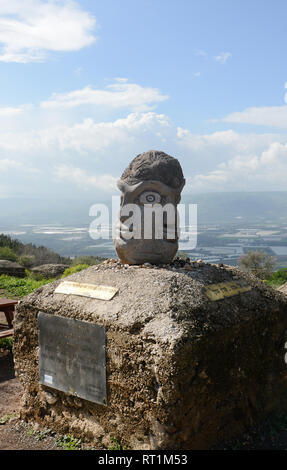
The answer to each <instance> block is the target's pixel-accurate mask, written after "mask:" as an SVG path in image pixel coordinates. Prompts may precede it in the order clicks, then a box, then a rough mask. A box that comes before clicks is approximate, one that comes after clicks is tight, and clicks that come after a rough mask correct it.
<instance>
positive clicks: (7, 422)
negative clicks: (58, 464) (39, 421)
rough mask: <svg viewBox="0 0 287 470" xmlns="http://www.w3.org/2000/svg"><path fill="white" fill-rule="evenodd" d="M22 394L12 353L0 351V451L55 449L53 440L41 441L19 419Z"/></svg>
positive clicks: (38, 435)
mask: <svg viewBox="0 0 287 470" xmlns="http://www.w3.org/2000/svg"><path fill="white" fill-rule="evenodd" d="M22 393H23V391H22V387H21V384H20V382H19V380H18V379H17V378H16V377H15V373H14V364H13V356H12V353H11V352H9V351H3V350H0V450H50V449H56V448H57V446H56V441H55V438H53V437H52V436H47V437H45V439H42V436H43V435H42V434H40V433H39V432H38V433H37V431H35V430H34V429H33V428H32V427H31V426H29V425H27V424H26V423H24V422H23V421H21V420H20V419H19V411H20V401H21V397H22ZM1 423H2V424H1ZM40 439H41V440H40Z"/></svg>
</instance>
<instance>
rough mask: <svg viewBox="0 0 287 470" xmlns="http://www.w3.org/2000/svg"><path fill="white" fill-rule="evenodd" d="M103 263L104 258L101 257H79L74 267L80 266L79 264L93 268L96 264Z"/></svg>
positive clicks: (75, 260) (73, 263)
mask: <svg viewBox="0 0 287 470" xmlns="http://www.w3.org/2000/svg"><path fill="white" fill-rule="evenodd" d="M102 261H104V258H101V257H100V256H77V258H75V259H73V261H72V266H78V265H79V264H88V265H89V266H93V265H94V264H99V263H102Z"/></svg>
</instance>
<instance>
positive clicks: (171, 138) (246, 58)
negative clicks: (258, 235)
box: [0, 0, 287, 198]
mask: <svg viewBox="0 0 287 470" xmlns="http://www.w3.org/2000/svg"><path fill="white" fill-rule="evenodd" d="M286 15H287V3H286V0H274V1H273V2H271V1H268V2H266V1H264V2H263V1H262V0H252V1H250V0H232V1H230V0H216V1H214V0H201V1H198V0H177V1H175V0H156V1H155V0H120V1H119V0H78V1H72V0H25V1H23V0H9V1H7V0H0V175H1V179H0V197H12V196H29V197H30V196H32V197H34V196H39V197H47V196H49V195H53V196H59V197H63V196H65V197H72V196H73V197H79V198H81V197H83V198H84V197H87V196H88V197H89V196H90V195H93V197H94V198H95V197H100V196H101V197H102V196H104V197H107V196H108V195H109V194H112V193H115V192H116V191H115V181H116V179H117V178H118V177H119V176H120V174H121V173H122V171H123V170H124V168H125V167H126V166H127V164H128V163H129V162H130V160H131V159H132V158H133V157H135V156H136V155H137V154H139V153H141V152H144V151H146V150H149V149H158V150H163V151H165V152H167V153H169V154H171V155H173V156H175V157H177V158H178V159H179V160H180V162H181V164H182V167H183V170H184V173H185V176H186V180H187V184H186V188H185V193H186V194H187V193H190V192H207V191H208V192H209V191H241V190H244V191H245V190H248V191H252V190H287V184H286V181H287V69H286V44H287V28H286Z"/></svg>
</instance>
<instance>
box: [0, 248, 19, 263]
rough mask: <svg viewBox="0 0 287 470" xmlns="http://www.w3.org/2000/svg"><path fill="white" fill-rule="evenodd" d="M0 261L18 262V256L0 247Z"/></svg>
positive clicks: (10, 250) (9, 249)
mask: <svg viewBox="0 0 287 470" xmlns="http://www.w3.org/2000/svg"><path fill="white" fill-rule="evenodd" d="M0 259H6V260H8V261H18V256H17V255H16V254H15V253H14V251H13V250H12V249H11V248H9V247H8V246H1V247H0Z"/></svg>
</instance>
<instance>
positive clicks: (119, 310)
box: [14, 261, 287, 449]
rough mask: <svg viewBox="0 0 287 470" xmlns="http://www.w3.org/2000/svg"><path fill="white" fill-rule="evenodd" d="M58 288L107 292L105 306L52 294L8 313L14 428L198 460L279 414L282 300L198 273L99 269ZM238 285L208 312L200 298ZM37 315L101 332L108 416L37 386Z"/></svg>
mask: <svg viewBox="0 0 287 470" xmlns="http://www.w3.org/2000/svg"><path fill="white" fill-rule="evenodd" d="M66 280H73V281H77V282H84V283H91V284H96V285H105V286H112V287H117V288H119V292H118V293H117V294H116V295H115V296H114V297H113V299H112V300H110V301H102V300H97V299H88V298H85V297H80V296H74V295H68V296H66V295H64V294H55V293H54V291H55V288H56V287H57V286H58V284H59V281H56V282H54V283H52V284H49V285H46V286H44V287H41V288H40V289H38V290H37V291H36V292H34V293H33V294H31V295H29V296H27V297H26V298H24V299H23V300H22V301H21V302H20V303H19V304H18V306H17V313H16V318H15V321H14V328H15V336H14V338H15V339H14V358H15V366H16V370H17V374H18V376H19V377H20V380H21V382H22V384H23V386H24V391H25V393H24V397H23V408H22V417H23V418H25V419H35V420H36V421H38V422H39V423H41V424H43V425H44V426H46V427H49V428H52V429H55V430H56V431H59V432H62V433H64V432H70V433H74V435H76V436H79V437H85V439H90V441H91V442H93V443H94V445H97V446H108V445H109V443H110V438H111V437H114V438H116V439H118V440H119V441H120V442H121V443H123V444H125V445H126V446H127V447H128V448H133V449H204V448H209V447H210V446H212V445H213V444H215V443H216V442H219V441H221V440H224V439H226V438H230V437H231V436H234V435H235V434H237V433H240V432H242V431H243V430H244V429H245V427H246V426H248V425H252V424H253V423H254V422H256V421H259V420H261V419H264V418H265V417H266V415H268V413H270V412H271V411H272V410H277V409H284V408H285V409H286V407H287V366H286V364H285V362H284V355H285V350H284V345H285V342H286V332H287V299H286V298H285V296H284V295H283V294H282V293H280V292H278V291H276V290H274V289H272V288H270V287H268V286H266V285H265V284H264V283H262V282H260V281H258V280H256V279H255V278H254V277H250V276H247V275H246V274H243V273H241V272H240V271H239V270H237V269H235V268H231V267H222V268H220V267H218V266H215V265H208V264H204V263H202V262H201V261H200V262H197V263H196V262H195V263H189V262H187V263H185V262H182V261H177V262H176V263H174V264H173V265H168V266H165V267H153V266H151V265H149V264H148V263H147V264H145V265H143V266H142V267H139V266H123V265H120V264H119V263H117V262H115V261H113V262H105V263H103V264H101V265H97V266H92V267H90V268H89V269H87V270H85V271H81V272H79V273H77V274H74V275H73V276H70V277H69V278H66ZM237 280H245V281H246V282H248V283H249V284H250V286H251V289H250V290H249V291H248V292H244V293H238V294H237V295H233V296H230V297H224V298H223V299H222V300H217V301H212V300H210V299H209V298H208V297H207V295H206V289H205V288H206V286H208V285H211V284H215V283H223V282H231V281H237ZM39 310H41V311H44V312H46V313H49V314H51V315H60V316H63V317H69V318H74V319H78V320H83V321H87V322H93V323H97V324H98V325H101V326H105V327H106V356H107V390H108V406H102V405H97V404H94V403H91V402H88V401H85V400H82V399H80V398H78V397H74V396H72V395H71V396H68V395H66V394H65V393H63V392H59V391H57V390H54V389H52V388H49V387H46V386H42V385H41V386H40V385H39V384H38V331H37V314H38V312H39Z"/></svg>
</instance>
